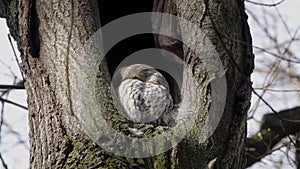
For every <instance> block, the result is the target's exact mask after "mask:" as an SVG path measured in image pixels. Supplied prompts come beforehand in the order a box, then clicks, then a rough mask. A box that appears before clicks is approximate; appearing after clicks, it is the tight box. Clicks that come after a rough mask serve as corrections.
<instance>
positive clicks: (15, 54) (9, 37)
mask: <svg viewBox="0 0 300 169" xmlns="http://www.w3.org/2000/svg"><path fill="white" fill-rule="evenodd" d="M7 37H8V40H9V43H10V46H11V49H12V50H13V53H14V56H15V59H16V62H17V64H18V67H19V71H20V74H21V76H22V80H23V81H24V80H25V78H24V74H23V72H22V70H21V67H20V62H19V60H18V57H17V53H16V50H15V48H14V45H13V43H12V40H11V35H10V34H8V35H7Z"/></svg>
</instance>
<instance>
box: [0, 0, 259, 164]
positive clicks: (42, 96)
mask: <svg viewBox="0 0 300 169" xmlns="http://www.w3.org/2000/svg"><path fill="white" fill-rule="evenodd" d="M3 2H5V3H4V4H5V5H6V7H5V9H6V10H7V12H6V13H5V14H1V15H0V16H2V15H3V16H5V17H6V18H7V19H8V25H9V27H10V29H11V31H12V34H13V36H14V37H15V39H16V40H17V42H18V45H19V50H20V51H21V57H22V68H23V71H24V72H25V75H26V83H25V86H26V90H27V94H28V105H29V120H30V122H29V124H30V147H31V150H30V156H31V157H30V164H31V168H79V167H82V168H206V167H211V168H212V167H214V168H215V169H217V168H220V169H221V168H222V169H241V168H245V164H246V159H245V149H244V146H245V140H246V118H247V111H248V108H249V105H250V95H251V82H250V74H251V72H252V69H253V54H252V47H251V43H252V42H251V36H250V33H249V28H248V24H247V16H246V14H245V11H244V10H245V9H244V2H243V1H231V0H227V1H207V0H195V1H188V0H181V1H171V0H163V1H156V0H155V2H154V3H153V4H154V5H153V10H154V11H156V12H165V13H170V14H174V15H177V16H180V17H182V18H184V19H186V20H187V21H189V22H191V23H193V24H194V25H196V26H197V27H198V28H201V29H202V30H204V31H205V37H207V38H209V40H210V41H211V42H212V44H213V45H214V46H215V49H216V51H217V52H218V54H219V57H220V60H221V62H222V64H223V67H224V69H225V74H224V75H225V76H226V83H227V86H226V84H218V85H219V87H220V88H222V86H223V85H224V86H225V89H224V90H227V93H226V103H225V108H224V112H223V115H222V117H221V121H220V122H219V125H218V127H217V128H216V130H215V131H214V133H213V135H212V136H211V137H209V139H207V140H205V141H201V140H202V138H200V137H201V132H200V130H201V128H202V127H203V126H204V123H203V121H201V118H208V117H209V115H208V112H209V108H210V107H211V106H212V105H211V100H210V96H211V94H210V93H211V91H210V87H211V84H212V83H214V81H217V79H218V78H224V77H214V78H207V76H202V75H203V73H206V72H205V71H198V67H197V66H201V64H200V62H199V60H197V59H196V58H195V51H193V50H191V49H190V48H188V47H187V46H186V45H184V44H182V43H181V42H178V41H174V40H172V39H170V38H165V37H163V36H160V35H158V36H156V37H155V38H154V39H155V45H156V46H157V47H161V48H164V49H168V50H169V51H171V52H174V53H176V54H178V55H180V56H181V58H182V59H183V60H184V61H185V62H186V63H187V65H189V66H190V67H192V72H193V77H195V80H196V81H198V82H199V83H201V86H200V89H199V91H200V92H199V93H196V95H199V96H200V97H202V98H206V99H203V100H201V103H200V100H198V101H199V103H195V104H197V105H198V104H199V105H201V106H200V107H201V108H199V109H198V110H197V112H196V113H198V114H197V119H196V122H195V124H194V125H193V127H192V128H191V131H190V132H189V134H187V135H186V137H185V138H184V139H183V140H182V141H181V142H180V143H179V144H178V145H177V146H175V147H173V148H172V149H171V150H169V151H167V152H165V153H163V154H160V155H157V156H154V157H148V158H142V159H138V158H126V157H120V156H115V155H113V154H112V153H108V152H107V151H105V150H104V149H102V148H101V147H100V146H98V145H97V144H95V142H94V141H92V140H91V138H90V137H89V136H88V135H87V134H85V131H86V130H84V129H83V128H82V126H84V125H85V124H82V122H80V120H79V117H78V116H80V115H83V114H84V113H89V112H78V109H77V108H76V106H77V105H78V103H77V102H78V100H77V99H82V98H80V97H83V96H84V95H82V96H80V95H76V92H77V91H79V90H80V89H81V86H80V83H77V80H78V79H76V76H77V74H76V73H77V72H76V71H75V69H76V65H78V64H81V63H82V64H86V63H84V62H85V61H86V60H85V58H84V56H83V55H82V54H81V53H80V50H79V49H82V47H83V46H84V44H86V42H87V39H89V38H90V37H91V36H92V34H93V33H95V32H96V31H97V29H99V28H100V22H102V21H101V19H102V17H103V16H100V15H99V12H100V14H102V15H104V14H103V13H102V12H103V11H105V10H104V9H102V8H101V5H102V4H104V2H102V1H96V0H91V1H76V0H65V1H55V0H54V1H53V0H50V1H49V0H29V1H28V0H20V1H16V0H12V1H9V2H6V1H3ZM117 3H121V2H118V1H116V2H115V5H117ZM128 3H129V2H128ZM134 3H138V2H134ZM0 4H1V3H0ZM122 7H123V8H126V9H127V8H128V9H127V10H131V9H132V11H131V12H132V13H134V12H136V10H135V7H133V6H130V3H129V4H128V5H127V6H122ZM151 8H152V6H151V7H150V9H151ZM106 10H107V11H109V9H106ZM111 10H112V11H115V12H116V14H118V11H117V10H114V8H112V9H111ZM0 11H2V9H1V10H0ZM139 12H142V10H140V11H139ZM99 18H101V19H99ZM155 22H157V23H159V22H160V20H159V19H158V20H156V19H155V18H154V23H155ZM170 24H175V23H173V22H172V23H170ZM178 24H179V25H177V26H179V28H180V29H176V30H173V31H177V32H176V33H179V34H180V35H181V37H182V39H185V38H189V37H190V35H191V34H192V35H194V34H196V35H197V32H196V31H195V32H190V31H189V29H188V28H187V27H186V25H184V24H183V23H178ZM173 26H174V25H173ZM156 29H160V27H158V28H157V27H156ZM171 29H172V28H171ZM159 31H160V30H159ZM196 35H195V36H196ZM172 41H174V43H172ZM198 41H200V40H199V39H196V43H197V42H198ZM110 64H117V63H112V61H111V60H110V59H109V58H107V59H106V60H104V62H103V63H102V64H101V66H100V70H97V72H98V74H97V86H93V87H95V88H96V90H95V92H96V96H97V97H98V99H99V100H101V101H100V102H99V107H100V109H101V112H102V113H104V114H105V116H106V118H107V119H111V120H112V122H111V125H113V127H116V126H117V125H120V123H114V120H115V118H114V117H115V116H114V114H116V110H117V109H116V108H115V107H114V105H113V101H112V98H113V97H112V96H111V93H110V92H108V91H110V90H109V89H110V81H111V79H110V78H111V76H110V73H111V72H110V71H111V68H110ZM83 71H87V70H83ZM95 71H96V70H95ZM89 76H90V75H88V74H87V77H89ZM90 92H91V93H89V94H94V93H95V92H94V89H91V91H90ZM186 93H188V94H190V95H192V92H190V91H188V92H186ZM186 95H187V94H186ZM87 99H88V97H87ZM83 100H84V99H83ZM86 106H87V107H86V108H88V107H91V106H96V105H86ZM81 110H84V109H81ZM90 120H92V119H90ZM92 122H93V121H92ZM86 123H91V121H87V122H86ZM116 128H118V127H116ZM95 130H96V129H95ZM204 130H205V129H204ZM91 131H94V128H91Z"/></svg>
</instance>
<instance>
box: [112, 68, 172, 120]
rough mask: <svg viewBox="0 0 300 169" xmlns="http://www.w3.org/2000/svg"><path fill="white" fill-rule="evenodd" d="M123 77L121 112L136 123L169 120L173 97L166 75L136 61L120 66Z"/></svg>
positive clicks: (119, 95)
mask: <svg viewBox="0 0 300 169" xmlns="http://www.w3.org/2000/svg"><path fill="white" fill-rule="evenodd" d="M119 72H120V76H121V81H120V85H119V86H118V88H117V93H118V97H119V101H120V104H121V107H122V108H123V111H122V114H123V115H124V116H125V117H126V118H128V119H129V120H131V121H134V122H137V123H152V124H154V125H165V126H167V125H168V123H169V121H170V120H169V115H168V113H170V111H171V110H172V109H173V99H172V96H171V94H170V88H169V84H168V82H167V80H166V79H165V78H164V76H163V75H162V74H161V73H160V72H158V71H157V70H156V69H155V68H153V67H151V66H148V65H145V64H134V65H130V66H127V67H123V68H121V69H120V70H119Z"/></svg>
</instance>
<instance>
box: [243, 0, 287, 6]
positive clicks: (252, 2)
mask: <svg viewBox="0 0 300 169" xmlns="http://www.w3.org/2000/svg"><path fill="white" fill-rule="evenodd" d="M245 1H246V2H249V3H251V4H254V5H260V6H268V7H275V6H277V5H280V4H281V3H282V2H284V1H285V0H281V1H279V2H277V3H273V4H266V3H260V2H254V1H251V0H245Z"/></svg>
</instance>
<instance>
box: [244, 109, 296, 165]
mask: <svg viewBox="0 0 300 169" xmlns="http://www.w3.org/2000/svg"><path fill="white" fill-rule="evenodd" d="M278 114H279V116H281V117H283V118H285V119H293V120H296V121H298V122H297V123H295V122H289V121H283V120H282V119H280V118H279V116H278V115H276V114H274V113H270V114H266V115H264V118H263V120H262V125H261V129H260V131H259V132H257V133H256V134H255V135H254V136H252V137H251V138H248V139H247V144H246V147H247V148H246V149H247V166H251V165H252V164H254V163H255V162H257V161H260V160H261V159H262V158H263V157H265V156H266V155H268V154H270V152H273V148H274V146H275V145H276V144H277V143H278V142H280V140H281V139H282V138H285V137H287V136H288V135H292V134H296V133H297V132H299V131H300V128H299V126H300V107H296V108H293V109H288V110H283V111H281V112H278Z"/></svg>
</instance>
